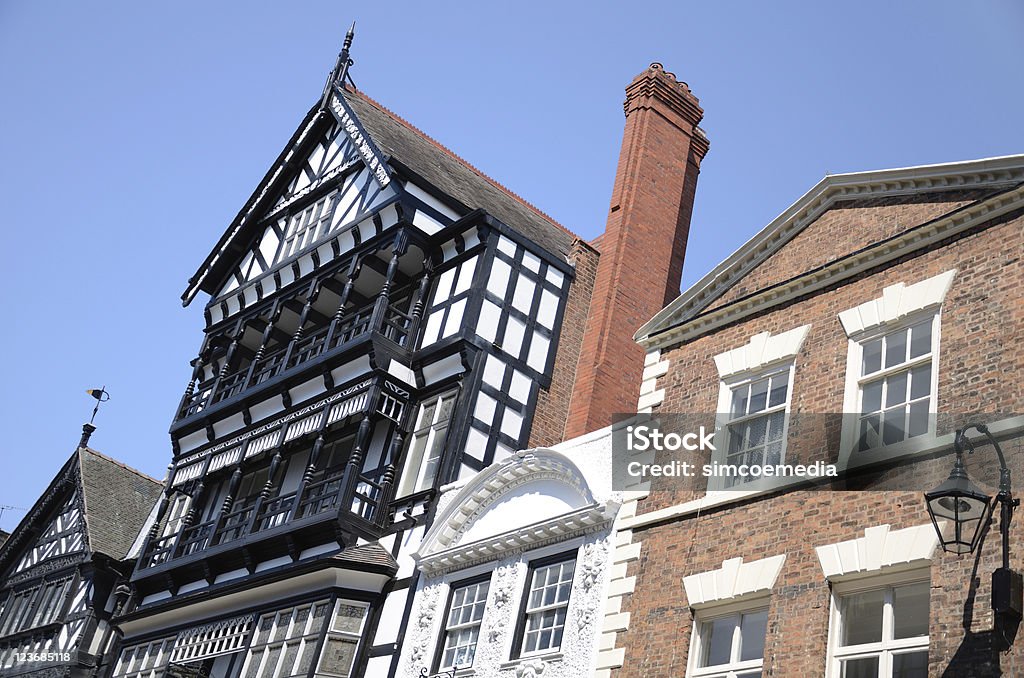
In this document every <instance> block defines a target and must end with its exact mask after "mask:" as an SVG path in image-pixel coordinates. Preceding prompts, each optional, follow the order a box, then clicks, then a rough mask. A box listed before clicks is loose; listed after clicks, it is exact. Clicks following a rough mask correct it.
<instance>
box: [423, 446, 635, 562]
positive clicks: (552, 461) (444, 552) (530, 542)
mask: <svg viewBox="0 0 1024 678" xmlns="http://www.w3.org/2000/svg"><path fill="white" fill-rule="evenodd" d="M617 508H618V506H617V505H614V504H599V503H598V502H597V501H595V499H594V495H593V493H592V492H591V490H590V487H589V486H588V485H587V481H586V479H585V478H584V477H583V474H582V472H581V471H580V470H579V468H578V467H577V466H576V464H574V463H573V462H572V461H571V460H570V459H569V458H568V457H566V456H565V455H564V454H561V453H560V452H555V451H554V450H550V449H544V448H541V449H534V450H525V451H521V452H517V453H515V454H513V455H512V456H511V457H509V458H507V459H505V460H503V461H502V462H501V463H499V464H495V465H493V466H491V467H489V468H486V469H484V470H483V471H481V472H480V473H478V474H477V475H476V476H475V477H473V478H472V479H471V480H470V481H469V482H468V483H467V484H466V485H465V486H464V487H463V488H462V489H461V490H459V491H458V494H456V496H455V497H454V498H453V499H452V500H451V501H450V502H448V504H447V505H446V506H445V507H444V508H443V509H442V510H441V512H440V513H439V514H438V516H437V519H436V520H435V522H434V525H433V527H431V529H430V531H429V532H427V534H426V536H425V537H424V538H423V543H422V544H421V546H420V549H419V552H418V558H417V559H418V560H419V561H420V563H421V565H422V566H424V569H437V568H439V567H453V566H460V565H469V564H471V563H472V562H476V561H480V560H484V559H487V558H489V557H497V556H499V555H501V554H503V553H507V552H508V551H510V550H517V549H521V548H525V547H528V546H534V545H538V544H540V543H542V542H547V541H552V540H557V539H559V538H565V537H567V536H572V535H574V534H577V533H580V534H582V533H585V532H587V531H589V530H590V529H594V528H595V527H597V526H600V525H604V524H606V523H607V522H608V521H610V520H611V518H612V517H613V516H614V513H615V510H616V509H617Z"/></svg>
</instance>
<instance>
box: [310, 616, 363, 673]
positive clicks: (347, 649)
mask: <svg viewBox="0 0 1024 678" xmlns="http://www.w3.org/2000/svg"><path fill="white" fill-rule="evenodd" d="M366 611H367V607H366V605H362V604H358V603H354V602H352V601H348V600H339V601H338V602H337V603H336V604H335V609H334V617H333V618H332V619H331V625H330V627H329V628H328V629H327V638H326V639H325V640H324V649H323V652H321V653H320V663H319V664H318V665H317V669H316V675H318V676H322V675H327V676H338V677H339V678H348V677H349V676H350V675H352V666H353V665H354V664H355V661H356V650H358V649H359V638H360V636H361V634H362V632H363V626H364V624H365V622H366Z"/></svg>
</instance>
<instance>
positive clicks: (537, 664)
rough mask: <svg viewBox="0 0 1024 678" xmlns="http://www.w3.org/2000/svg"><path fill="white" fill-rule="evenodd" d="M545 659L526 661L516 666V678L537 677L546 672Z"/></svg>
mask: <svg viewBox="0 0 1024 678" xmlns="http://www.w3.org/2000/svg"><path fill="white" fill-rule="evenodd" d="M544 666H545V665H544V660H543V659H534V660H532V661H525V662H523V663H522V664H520V665H519V666H517V667H516V678H536V676H539V675H541V674H543V673H544Z"/></svg>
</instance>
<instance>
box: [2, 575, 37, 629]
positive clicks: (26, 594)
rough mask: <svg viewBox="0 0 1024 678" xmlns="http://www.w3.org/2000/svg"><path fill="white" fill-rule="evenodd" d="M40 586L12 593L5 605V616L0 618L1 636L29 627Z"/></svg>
mask: <svg viewBox="0 0 1024 678" xmlns="http://www.w3.org/2000/svg"><path fill="white" fill-rule="evenodd" d="M38 593H39V587H38V586H35V587H33V588H31V589H28V590H25V591H15V592H14V593H12V594H11V595H10V597H9V598H8V600H7V604H6V605H4V616H3V619H0V636H6V635H9V634H11V633H17V632H18V631H20V630H22V629H23V628H28V621H29V619H31V618H32V610H33V607H34V602H35V600H36V596H37V594H38Z"/></svg>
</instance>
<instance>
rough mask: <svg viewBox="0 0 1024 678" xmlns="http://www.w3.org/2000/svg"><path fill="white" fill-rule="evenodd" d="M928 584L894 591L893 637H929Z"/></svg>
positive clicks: (912, 585) (902, 587)
mask: <svg viewBox="0 0 1024 678" xmlns="http://www.w3.org/2000/svg"><path fill="white" fill-rule="evenodd" d="M928 595H929V589H928V583H927V582H921V583H919V584H911V585H910V586H900V587H898V588H895V589H893V617H894V619H893V637H894V638H914V637H916V636H927V635H928Z"/></svg>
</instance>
